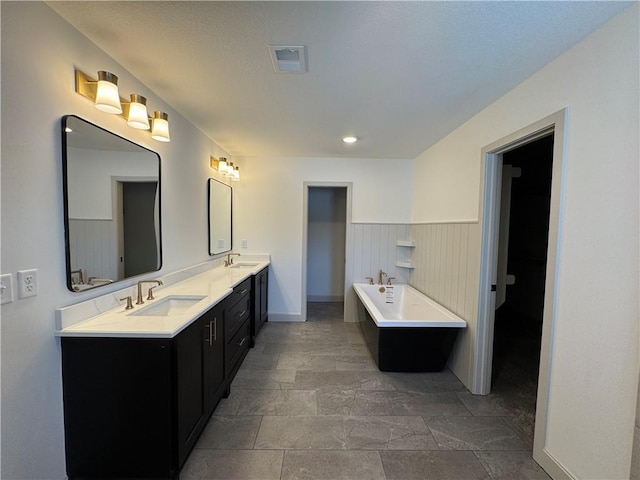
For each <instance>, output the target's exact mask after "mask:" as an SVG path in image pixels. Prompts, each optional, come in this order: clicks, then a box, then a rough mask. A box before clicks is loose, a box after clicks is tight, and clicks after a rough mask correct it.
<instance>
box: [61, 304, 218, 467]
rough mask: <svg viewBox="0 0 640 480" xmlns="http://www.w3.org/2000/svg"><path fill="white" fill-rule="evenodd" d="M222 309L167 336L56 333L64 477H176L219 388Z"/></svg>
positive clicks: (213, 310)
mask: <svg viewBox="0 0 640 480" xmlns="http://www.w3.org/2000/svg"><path fill="white" fill-rule="evenodd" d="M223 314H224V311H223V306H222V305H219V306H216V307H213V308H212V309H210V310H209V311H207V312H206V313H205V314H204V315H202V316H201V317H199V318H198V319H197V320H195V321H194V322H192V323H191V324H190V325H189V326H188V327H187V328H185V329H184V330H183V331H182V332H180V333H179V334H178V335H177V336H176V337H174V338H167V339H164V338H89V337H63V338H62V339H61V345H62V375H63V395H64V422H65V442H66V461H67V475H68V477H69V478H70V479H75V478H78V479H79V478H111V479H114V478H157V479H160V478H163V479H165V478H167V479H173V478H178V472H179V469H180V467H181V466H182V464H183V463H184V461H185V460H186V458H187V456H188V455H189V452H190V451H191V449H192V448H193V446H194V445H195V442H196V441H197V439H198V436H199V435H200V433H201V432H202V429H203V428H204V426H205V424H206V422H207V420H208V418H209V416H210V415H211V413H212V412H213V410H214V408H215V406H216V404H217V403H218V401H219V399H220V398H221V397H222V395H223V394H224V391H225V389H226V381H225V378H224V335H223V328H222V325H221V323H222V318H223Z"/></svg>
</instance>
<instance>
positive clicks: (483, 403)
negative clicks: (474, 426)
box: [458, 392, 507, 417]
mask: <svg viewBox="0 0 640 480" xmlns="http://www.w3.org/2000/svg"><path fill="white" fill-rule="evenodd" d="M458 398H459V399H460V401H462V403H464V406H465V407H467V408H468V409H469V411H470V412H471V414H472V415H473V416H475V417H503V416H505V415H506V414H507V411H506V410H505V408H504V406H503V402H502V399H501V398H500V397H498V396H496V395H473V394H472V393H471V392H459V393H458Z"/></svg>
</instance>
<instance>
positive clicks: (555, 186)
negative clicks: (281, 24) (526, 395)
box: [471, 109, 567, 478]
mask: <svg viewBox="0 0 640 480" xmlns="http://www.w3.org/2000/svg"><path fill="white" fill-rule="evenodd" d="M566 122H567V110H566V109H563V110H560V111H558V112H556V113H555V114H552V115H550V116H548V117H546V118H544V119H542V120H540V121H538V122H536V123H534V124H531V125H529V126H528V127H525V128H523V129H521V130H519V131H517V132H514V133H513V134H511V135H508V136H507V137H504V138H502V139H501V140H498V141H497V142H494V143H493V144H491V145H488V146H487V147H485V148H484V149H483V150H482V162H483V166H484V168H483V175H484V179H483V181H482V183H481V188H482V191H481V193H480V198H481V205H480V227H481V249H480V277H479V290H478V293H479V296H478V316H477V330H476V332H477V333H476V338H475V348H474V353H473V378H472V383H471V386H472V389H471V390H472V392H473V393H475V394H480V395H486V394H488V393H490V391H491V380H492V363H493V353H494V327H495V321H494V320H495V315H496V305H497V300H498V298H497V290H498V288H497V287H498V285H497V283H498V256H499V248H498V247H499V241H498V239H499V226H500V212H501V208H500V207H501V194H502V188H501V186H502V169H503V164H504V163H505V162H504V157H505V155H506V154H507V153H508V152H511V151H513V150H516V149H517V148H518V147H522V146H525V145H528V144H531V143H532V142H535V141H537V140H540V139H543V138H545V137H549V136H550V135H553V145H552V160H551V162H552V165H551V185H550V201H549V211H548V215H547V217H548V233H547V237H546V239H547V252H546V260H545V261H544V262H542V264H543V266H542V268H543V269H544V288H543V294H542V297H543V300H542V305H541V308H542V325H541V341H540V349H539V352H540V361H539V373H538V381H537V393H536V400H535V426H534V438H533V458H534V459H535V460H536V462H538V463H539V464H540V465H541V466H542V467H543V468H544V469H545V470H546V471H547V472H548V473H549V474H550V475H551V476H552V478H556V477H557V478H565V476H566V475H565V473H564V471H563V469H562V467H561V466H560V465H558V463H557V462H556V461H555V460H554V459H553V458H552V457H551V456H550V455H549V454H548V453H547V451H546V449H545V446H546V431H547V421H548V418H547V417H548V415H547V413H548V407H549V396H550V395H549V394H550V385H551V367H552V365H551V361H552V355H551V353H552V348H553V337H554V332H555V327H556V308H557V305H556V304H557V296H558V283H557V276H558V266H559V253H560V249H559V245H560V238H561V212H562V202H563V170H564V152H565V125H566ZM514 168H517V167H514ZM514 181H517V180H514ZM509 205H511V203H509ZM505 278H506V275H505ZM517 281H518V280H517V277H516V278H515V282H516V283H517ZM514 284H515V283H514ZM506 288H510V286H506ZM514 300H515V299H514ZM538 308H540V305H539V304H538Z"/></svg>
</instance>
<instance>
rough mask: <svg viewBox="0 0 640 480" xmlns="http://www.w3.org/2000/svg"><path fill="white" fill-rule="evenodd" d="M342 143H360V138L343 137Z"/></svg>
mask: <svg viewBox="0 0 640 480" xmlns="http://www.w3.org/2000/svg"><path fill="white" fill-rule="evenodd" d="M342 141H343V142H344V143H356V142H357V141H358V138H357V137H352V136H348V137H342Z"/></svg>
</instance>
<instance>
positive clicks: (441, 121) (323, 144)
mask: <svg viewBox="0 0 640 480" xmlns="http://www.w3.org/2000/svg"><path fill="white" fill-rule="evenodd" d="M48 4H49V6H50V7H51V8H53V9H54V10H55V11H57V12H58V13H59V14H60V15H62V16H63V17H64V18H66V19H67V20H68V21H69V22H70V23H71V24H72V25H74V26H75V27H76V28H77V29H78V30H80V32H82V33H83V34H84V35H86V36H87V37H88V38H90V39H91V40H92V41H93V42H95V43H96V44H97V45H99V46H100V47H101V48H102V49H103V50H104V51H105V52H106V53H107V54H109V55H110V56H111V57H113V58H114V59H116V60H117V61H118V62H119V63H120V64H121V65H122V66H123V67H124V68H125V69H127V70H129V71H130V72H131V73H132V74H133V75H134V76H135V77H137V78H138V79H139V80H140V81H141V82H142V83H144V84H145V85H146V86H148V87H149V88H150V90H152V91H153V92H155V93H156V94H157V95H158V96H160V97H161V98H162V99H164V100H165V101H166V102H167V103H169V104H170V105H171V106H172V107H173V108H175V110H177V111H178V112H180V114H181V115H183V116H184V117H185V118H186V119H188V120H189V121H190V122H191V123H193V124H194V125H196V126H197V127H198V128H200V129H201V130H202V131H203V132H205V133H206V134H207V135H208V136H209V137H211V138H212V139H213V140H215V141H216V142H217V143H218V144H219V145H220V146H221V147H222V148H224V149H225V150H226V151H227V152H229V154H231V155H266V156H302V157H372V158H415V157H416V156H417V155H419V154H420V153H421V152H423V151H424V150H426V149H427V148H428V147H429V146H431V145H433V144H434V143H435V142H436V141H437V140H439V139H440V138H442V137H443V136H445V135H446V134H447V133H449V132H451V131H452V130H454V129H455V128H456V127H457V126H459V125H461V124H462V123H463V122H464V121H465V120H467V119H469V118H470V117H471V116H473V115H474V114H476V113H477V112H479V111H480V110H482V109H483V108H484V107H485V106H487V105H488V104H490V103H491V102H493V101H494V100H496V99H497V98H499V97H500V96H502V95H504V94H505V93H506V92H508V91H509V90H510V89H512V88H513V87H515V86H516V85H518V84H519V83H521V82H522V81H523V80H524V79H526V78H527V77H529V76H530V75H531V74H533V73H534V72H536V71H537V70H539V69H540V68H541V67H542V66H544V65H545V64H547V63H549V62H550V61H552V60H553V59H554V58H556V57H557V56H558V55H560V54H562V53H563V52H565V51H566V50H567V49H569V48H570V47H571V46H573V45H575V44H576V43H577V42H579V41H580V40H581V39H582V38H584V37H585V36H586V35H588V34H589V33H590V32H592V31H593V30H595V29H597V28H598V27H599V26H600V25H602V24H603V23H605V22H606V21H607V20H609V19H610V18H612V17H613V16H614V15H616V14H617V13H618V12H620V11H621V10H622V9H624V8H625V7H627V6H628V5H630V2H613V1H601V2H581V1H569V2H558V1H550V2H544V1H540V2H482V1H480V2H478V1H475V2H450V1H440V2H436V1H433V2H211V1H199V2H174V1H157V2H151V1H147V2H136V1H125V2H110V1H105V2H66V1H65V2H59V1H52V2H48ZM269 44H276V45H305V46H306V47H307V49H308V73H306V74H277V73H275V72H274V71H273V68H272V64H271V59H270V56H269V52H268V50H267V48H266V46H267V45H269ZM99 68H102V67H99ZM594 68H597V67H596V66H594ZM87 73H91V74H94V75H95V72H87ZM113 73H115V74H116V75H117V74H118V72H113ZM120 87H121V92H120V93H121V95H122V96H127V95H128V94H129V93H133V92H129V91H127V90H126V85H120ZM150 106H152V105H150ZM346 134H351V135H355V136H357V137H358V138H359V139H360V141H359V142H358V143H356V144H355V145H345V144H343V142H342V141H341V138H342V137H343V136H344V135H346Z"/></svg>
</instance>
